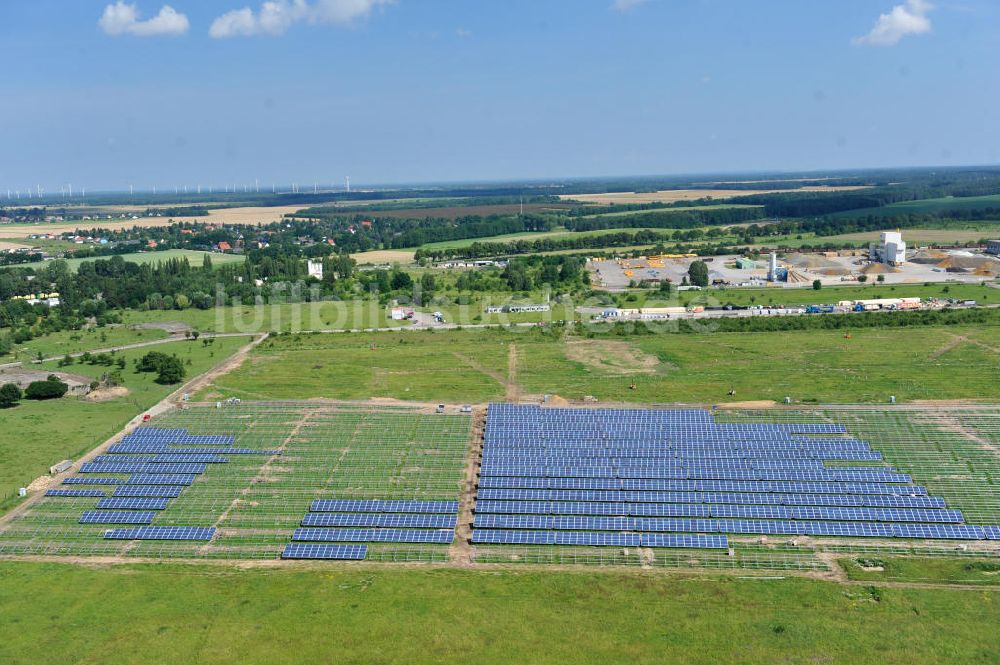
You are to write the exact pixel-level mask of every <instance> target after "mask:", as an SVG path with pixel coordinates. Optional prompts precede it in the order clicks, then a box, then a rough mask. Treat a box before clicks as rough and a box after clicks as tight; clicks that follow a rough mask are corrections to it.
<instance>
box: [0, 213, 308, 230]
mask: <svg viewBox="0 0 1000 665" xmlns="http://www.w3.org/2000/svg"><path fill="white" fill-rule="evenodd" d="M303 207H304V206H301V205H294V206H273V207H262V206H260V207H244V208H217V209H214V210H210V211H209V213H208V216H204V217H192V216H183V217H140V218H138V219H100V220H98V219H93V220H86V221H79V222H43V223H39V224H7V225H3V226H0V238H24V237H26V236H27V235H28V234H31V233H56V234H59V233H70V232H73V231H76V230H77V229H93V228H101V229H111V230H122V229H130V228H132V227H134V226H138V227H142V228H155V227H159V226H169V225H170V224H172V223H174V222H202V223H210V224H270V223H271V222H280V221H281V219H282V218H283V217H284V216H285V215H290V214H292V213H294V212H297V211H299V210H302V208H303Z"/></svg>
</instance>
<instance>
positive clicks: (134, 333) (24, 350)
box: [0, 326, 167, 362]
mask: <svg viewBox="0 0 1000 665" xmlns="http://www.w3.org/2000/svg"><path fill="white" fill-rule="evenodd" d="M165 337H167V332H166V331H165V330H157V329H150V330H132V329H129V328H126V327H123V326H108V327H105V328H88V329H86V330H63V331H60V332H56V333H50V334H48V335H43V336H41V337H37V338H35V339H32V340H29V341H27V342H25V343H24V344H20V345H18V346H16V347H14V353H13V354H11V355H10V356H7V357H0V360H2V361H3V362H13V361H15V360H21V361H25V362H31V361H33V360H35V359H36V358H37V357H38V354H39V353H40V354H42V357H43V358H54V357H56V356H58V355H64V354H67V353H79V352H82V351H93V350H95V349H109V348H112V347H118V346H124V345H127V344H138V343H141V342H150V341H153V340H157V339H163V338H165Z"/></svg>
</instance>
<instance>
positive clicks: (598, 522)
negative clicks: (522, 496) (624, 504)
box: [552, 515, 633, 531]
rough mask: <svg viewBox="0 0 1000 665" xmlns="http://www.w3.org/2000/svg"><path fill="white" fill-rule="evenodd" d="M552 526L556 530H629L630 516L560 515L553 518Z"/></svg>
mask: <svg viewBox="0 0 1000 665" xmlns="http://www.w3.org/2000/svg"><path fill="white" fill-rule="evenodd" d="M552 528H553V529H555V530H556V531H631V530H632V529H633V521H632V518H630V517H579V516H575V515H573V516H562V515H560V516H559V517H556V518H554V520H553V522H552Z"/></svg>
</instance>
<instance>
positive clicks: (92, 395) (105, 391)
mask: <svg viewBox="0 0 1000 665" xmlns="http://www.w3.org/2000/svg"><path fill="white" fill-rule="evenodd" d="M128 393H129V390H128V388H126V387H125V386H115V387H114V388H98V389H97V390H91V391H90V392H89V393H87V394H86V395H84V396H83V398H82V399H84V400H86V401H88V402H110V401H111V400H113V399H118V398H119V397H125V396H127V395H128Z"/></svg>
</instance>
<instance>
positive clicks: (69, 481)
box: [62, 476, 124, 485]
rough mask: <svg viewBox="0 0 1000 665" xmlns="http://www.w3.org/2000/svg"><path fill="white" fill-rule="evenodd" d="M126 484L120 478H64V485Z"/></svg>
mask: <svg viewBox="0 0 1000 665" xmlns="http://www.w3.org/2000/svg"><path fill="white" fill-rule="evenodd" d="M122 482H124V481H123V480H121V479H119V478H81V477H80V476H74V477H72V478H64V479H63V481H62V484H63V485H117V484H118V483H122Z"/></svg>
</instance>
